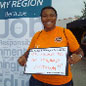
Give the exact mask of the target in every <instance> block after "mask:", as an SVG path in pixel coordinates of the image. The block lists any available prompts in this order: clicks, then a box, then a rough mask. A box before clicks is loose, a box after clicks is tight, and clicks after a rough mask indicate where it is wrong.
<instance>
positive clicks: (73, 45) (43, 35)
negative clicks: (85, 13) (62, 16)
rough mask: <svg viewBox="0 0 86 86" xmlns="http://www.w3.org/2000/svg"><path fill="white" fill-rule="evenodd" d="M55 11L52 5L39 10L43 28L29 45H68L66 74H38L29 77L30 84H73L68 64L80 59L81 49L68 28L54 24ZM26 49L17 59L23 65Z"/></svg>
mask: <svg viewBox="0 0 86 86" xmlns="http://www.w3.org/2000/svg"><path fill="white" fill-rule="evenodd" d="M56 19H57V12H56V10H55V9H54V8H53V7H45V8H43V9H42V11H41V21H42V23H43V25H44V30H42V31H39V32H37V33H36V34H35V35H34V37H33V38H32V41H31V43H30V45H29V48H28V50H29V49H31V48H34V47H35V48H49V47H64V46H68V47H69V50H70V52H72V55H71V56H69V58H68V63H69V66H68V76H59V75H40V74H39V75H38V74H34V75H32V77H31V78H30V86H73V83H72V73H71V71H70V64H75V63H77V62H78V61H80V60H81V58H82V56H83V51H82V49H81V48H80V45H79V44H78V42H77V40H76V38H75V37H74V35H73V34H72V32H71V31H70V30H68V29H64V28H62V27H57V26H56ZM28 50H27V52H25V54H24V55H23V56H21V57H20V58H19V59H18V62H19V64H20V65H22V66H24V65H25V63H26V58H27V56H28Z"/></svg>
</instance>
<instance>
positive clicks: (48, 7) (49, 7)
mask: <svg viewBox="0 0 86 86" xmlns="http://www.w3.org/2000/svg"><path fill="white" fill-rule="evenodd" d="M45 9H52V10H53V11H54V12H55V14H56V17H57V11H56V10H55V8H53V7H51V6H47V7H44V8H42V10H41V13H40V16H41V17H42V12H43V11H44V10H45Z"/></svg>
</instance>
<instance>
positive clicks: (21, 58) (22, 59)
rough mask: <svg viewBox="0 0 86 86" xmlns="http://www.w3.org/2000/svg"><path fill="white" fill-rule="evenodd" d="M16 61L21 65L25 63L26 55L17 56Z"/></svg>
mask: <svg viewBox="0 0 86 86" xmlns="http://www.w3.org/2000/svg"><path fill="white" fill-rule="evenodd" d="M18 63H19V64H20V65H21V66H24V65H25V64H26V57H25V56H24V55H23V56H21V57H19V59H18Z"/></svg>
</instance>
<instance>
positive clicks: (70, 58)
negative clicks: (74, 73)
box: [68, 54, 81, 64]
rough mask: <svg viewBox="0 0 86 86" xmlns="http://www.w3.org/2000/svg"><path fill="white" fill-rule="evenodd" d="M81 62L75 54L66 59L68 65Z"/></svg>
mask: <svg viewBox="0 0 86 86" xmlns="http://www.w3.org/2000/svg"><path fill="white" fill-rule="evenodd" d="M80 60H81V57H80V56H79V55H77V54H72V55H71V56H70V57H69V58H68V62H69V63H70V64H75V63H77V62H79V61H80Z"/></svg>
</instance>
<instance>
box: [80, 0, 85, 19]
mask: <svg viewBox="0 0 86 86" xmlns="http://www.w3.org/2000/svg"><path fill="white" fill-rule="evenodd" d="M81 12H82V16H81V17H80V19H86V2H85V1H84V8H83V9H82V11H81Z"/></svg>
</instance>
